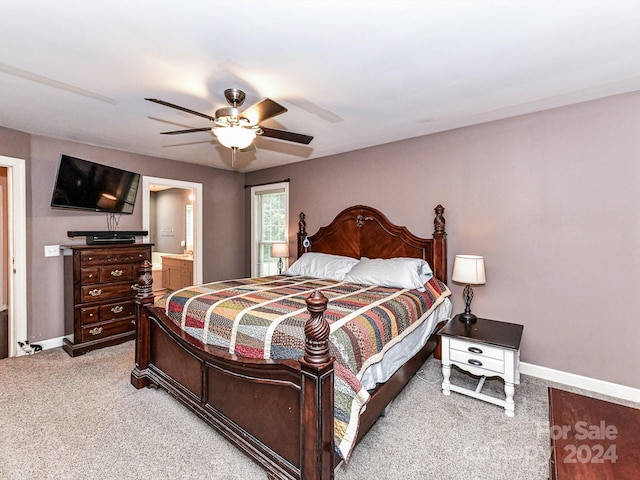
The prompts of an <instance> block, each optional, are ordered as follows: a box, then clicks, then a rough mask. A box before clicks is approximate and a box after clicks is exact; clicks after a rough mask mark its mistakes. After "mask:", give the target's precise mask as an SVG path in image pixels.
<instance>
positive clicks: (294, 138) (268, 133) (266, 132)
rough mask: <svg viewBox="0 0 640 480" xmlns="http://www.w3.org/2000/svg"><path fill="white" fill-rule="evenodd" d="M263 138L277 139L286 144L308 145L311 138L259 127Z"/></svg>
mask: <svg viewBox="0 0 640 480" xmlns="http://www.w3.org/2000/svg"><path fill="white" fill-rule="evenodd" d="M260 129H261V130H262V133H261V135H262V136H263V137H271V138H277V139H279V140H286V141H288V142H296V143H304V144H305V145H309V143H311V140H313V137H312V136H310V135H302V134H301V133H293V132H287V131H285V130H276V129H275V128H266V127H260Z"/></svg>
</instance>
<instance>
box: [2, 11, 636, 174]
mask: <svg viewBox="0 0 640 480" xmlns="http://www.w3.org/2000/svg"><path fill="white" fill-rule="evenodd" d="M230 87H234V88H240V89H242V90H244V91H245V92H246V93H247V100H246V101H245V105H244V106H245V107H246V106H249V105H251V104H253V103H255V102H257V101H259V100H261V99H263V98H265V97H269V98H271V99H273V100H275V101H277V102H279V103H281V104H282V105H284V106H285V107H287V108H288V109H289V111H288V112H287V113H285V114H282V115H279V116H277V117H274V118H273V119H270V120H267V121H265V122H264V125H265V126H267V127H271V128H278V129H283V130H290V131H293V132H296V133H303V134H309V135H313V136H314V140H313V141H312V142H311V144H310V145H308V146H306V145H300V144H294V143H290V142H284V141H279V140H274V139H269V138H264V137H262V138H260V137H259V138H257V139H256V141H255V145H256V147H257V151H255V152H252V153H240V154H239V155H238V159H237V161H236V165H235V169H236V170H239V171H252V170H259V169H263V168H268V167H272V166H276V165H282V164H287V163H292V162H298V161H302V160H308V159H312V158H318V157H323V156H326V155H331V154H336V153H341V152H345V151H350V150H355V149H360V148H364V147H369V146H373V145H379V144H383V143H388V142H393V141H396V140H402V139H405V138H411V137H416V136H421V135H426V134H430V133H434V132H438V131H443V130H448V129H452V128H457V127H462V126H466V125H472V124H476V123H481V122H486V121H490V120H495V119H500V118H506V117H510V116H514V115H520V114H524V113H529V112H534V111H539V110H544V109H548V108H554V107H558V106H562V105H567V104H572V103H577V102H582V101H585V100H591V99H595V98H600V97H604V96H609V95H615V94H619V93H624V92H630V91H634V90H640V1H637V0H634V1H624V0H608V1H590V0H572V1H563V0H533V1H526V0H524V1H517V0H513V1H506V0H503V1H486V0H468V1H457V0H449V1H444V0H441V1H418V0H416V1H391V0H389V1H345V0H343V1H337V0H336V1H331V0H323V1H304V0H299V1H268V0H262V1H206V0H200V1H197V0H181V1H176V0H135V1H132V0H110V1H98V0H91V1H87V0H59V1H51V0H2V2H1V3H0V126H5V127H9V128H14V129H17V130H22V131H26V132H30V133H34V134H38V135H46V136H50V137H56V138H63V139H69V140H73V141H78V142H82V143H88V144H93V145H101V146H105V147H112V148H117V149H120V150H126V151H130V152H136V153H142V154H148V155H153V156H158V157H164V158H170V159H174V160H180V161H184V162H191V163H196V164H203V165H211V166H215V167H219V168H226V169H231V151H230V150H228V149H226V148H224V147H222V146H221V145H219V144H218V143H217V141H216V140H215V138H214V137H213V135H212V134H211V133H209V132H204V133H202V132H201V133H191V134H185V135H179V136H165V135H160V134H159V132H161V131H167V130H179V129H186V128H197V127H205V126H207V125H208V121H207V120H205V119H203V118H200V117H197V116H193V115H189V114H186V113H183V112H179V111H176V110H173V109H170V108H167V107H164V106H161V105H157V104H154V103H151V102H147V101H145V100H144V98H145V97H154V98H159V99H162V100H165V101H167V102H170V103H174V104H178V105H181V106H184V107H186V108H189V109H192V110H196V111H200V112H203V113H206V114H208V115H213V114H214V112H215V110H216V109H217V108H219V107H222V106H226V101H225V99H224V95H223V92H224V90H225V89H226V88H230ZM61 153H63V152H61Z"/></svg>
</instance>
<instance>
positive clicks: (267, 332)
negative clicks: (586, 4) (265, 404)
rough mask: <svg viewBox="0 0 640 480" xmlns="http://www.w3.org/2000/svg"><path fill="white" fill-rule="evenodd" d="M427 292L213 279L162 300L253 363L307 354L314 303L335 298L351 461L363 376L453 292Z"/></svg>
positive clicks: (176, 315) (207, 337) (334, 334)
mask: <svg viewBox="0 0 640 480" xmlns="http://www.w3.org/2000/svg"><path fill="white" fill-rule="evenodd" d="M425 289H426V291H424V292H420V291H417V290H405V289H395V288H387V287H378V286H371V285H359V284H353V283H345V282H337V281H333V280H324V279H318V278H311V277H289V276H281V275H279V276H271V277H260V278H244V279H237V280H227V281H220V282H213V283H208V284H204V285H198V286H193V287H188V288H185V289H182V290H178V291H175V292H171V293H169V294H166V295H164V296H163V297H161V298H160V299H158V300H157V301H156V304H157V305H158V306H160V307H162V308H164V310H165V312H166V313H167V315H168V316H169V317H170V318H171V320H172V321H173V322H174V323H175V324H176V325H178V326H180V327H181V328H182V329H183V330H184V331H185V332H187V333H188V334H189V335H191V336H193V337H195V338H197V339H199V340H201V341H202V342H203V343H207V344H210V345H217V346H219V347H222V348H224V349H225V350H228V351H229V353H233V354H235V355H241V356H245V357H252V358H264V359H299V358H300V357H301V356H302V355H304V346H305V335H304V325H305V322H306V321H307V319H308V318H309V314H308V312H307V305H306V299H307V297H308V296H309V295H310V294H311V293H312V292H313V291H315V290H321V291H322V293H323V294H324V295H325V296H326V297H327V298H328V299H329V304H328V306H327V311H326V312H325V318H326V319H327V321H328V322H329V325H330V329H331V335H330V353H331V355H332V356H334V357H335V358H336V361H335V364H334V370H335V385H334V392H335V401H334V435H335V446H336V449H337V451H338V453H339V454H340V455H341V457H342V458H344V459H345V460H348V458H349V455H350V453H351V450H352V448H353V445H354V442H355V439H356V437H357V433H358V421H359V414H360V411H361V409H362V407H363V406H365V405H366V404H367V402H368V401H369V393H368V392H367V390H366V389H364V388H363V387H362V384H361V383H360V378H361V376H362V373H363V372H364V370H365V369H366V368H367V367H368V366H369V365H371V364H373V363H376V362H379V361H380V360H381V359H382V356H383V354H384V352H385V351H387V350H388V349H389V348H391V347H392V346H393V345H395V344H397V343H398V342H400V341H401V340H402V339H403V338H404V337H405V336H406V335H408V334H409V333H410V332H411V331H413V330H414V329H415V328H417V327H418V326H419V325H420V324H421V323H422V322H423V321H424V320H425V319H426V318H427V317H428V316H429V314H430V313H431V312H432V311H433V310H434V309H435V308H436V307H437V306H438V305H439V304H440V303H442V302H443V301H444V299H445V298H446V297H447V296H449V295H450V293H451V292H450V291H449V289H448V288H447V286H446V285H445V284H444V283H442V282H440V281H439V280H437V279H435V278H432V279H431V280H429V282H428V283H427V284H426V285H425Z"/></svg>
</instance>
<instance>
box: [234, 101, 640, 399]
mask: <svg viewBox="0 0 640 480" xmlns="http://www.w3.org/2000/svg"><path fill="white" fill-rule="evenodd" d="M639 139H640V93H635V94H629V95H621V96H616V97H610V98H607V99H602V100H598V101H593V102H588V103H583V104H579V105H575V106H571V107H566V108H560V109H555V110H551V111H546V112H542V113H537V114H531V115H526V116H522V117H518V118H513V119H508V120H503V121H498V122H492V123H487V124H483V125H478V126H473V127H468V128H463V129H458V130H454V131H450V132H444V133H440V134H436V135H430V136H426V137H421V138H415V139H412V140H408V141H403V142H400V143H395V144H388V145H383V146H380V147H375V148H370V149H366V150H360V151H355V152H350V153H347V154H343V155H335V156H332V157H327V158H324V159H320V160H313V161H306V162H301V163H297V164H294V165H290V166H283V167H279V168H274V169H269V170H263V171H259V172H253V173H249V174H247V176H246V180H247V183H251V184H254V183H262V182H268V181H273V180H280V179H282V178H286V177H289V178H291V183H290V195H291V201H290V208H291V215H290V219H291V220H290V225H289V229H290V247H291V248H294V247H295V232H296V231H297V219H298V216H297V213H298V212H300V211H304V212H305V214H306V215H307V231H308V232H310V233H313V232H315V230H316V229H317V228H318V227H320V226H322V225H326V224H327V223H328V222H330V221H331V219H332V218H333V216H334V215H335V214H336V213H338V212H339V211H340V210H342V209H343V208H345V207H347V206H350V205H354V204H366V205H371V206H373V207H376V208H378V209H380V210H381V211H383V212H384V213H385V214H386V215H387V216H388V217H389V219H390V220H392V221H393V222H395V223H397V224H400V225H406V226H407V227H408V228H409V229H410V230H411V231H413V232H414V233H415V234H418V235H421V236H430V235H431V233H432V231H433V223H432V222H433V207H434V206H435V205H437V204H438V203H441V204H442V205H444V207H445V208H446V210H445V217H446V221H447V223H446V226H447V231H448V234H449V235H448V239H449V272H451V267H452V265H453V256H454V255H455V254H457V253H467V254H479V255H484V257H485V262H486V268H487V284H486V285H484V286H481V287H477V288H475V289H474V291H475V298H474V300H473V311H474V312H475V313H476V314H478V315H480V316H484V317H487V318H494V319H498V320H504V321H507V322H514V323H521V324H524V325H525V329H524V337H523V343H522V360H523V361H525V362H530V363H533V364H536V365H540V366H546V367H550V368H553V369H558V370H561V371H566V372H571V373H575V374H579V375H585V376H589V377H593V378H597V379H601V380H605V381H611V382H615V383H619V384H623V385H628V386H631V387H636V388H638V387H640V377H639V376H638V374H637V365H638V364H639V363H640V348H638V343H639V340H640V334H639V333H638V318H639V317H638V315H637V314H636V313H634V312H635V308H634V307H635V305H634V303H635V301H636V298H637V295H638V292H640V280H639V279H638V276H637V272H639V271H640V255H639V254H638V252H639V251H640V202H639V200H640V199H639V197H640V194H639V193H638V191H639V189H638V185H640V141H639ZM247 215H248V213H247ZM449 284H450V286H451V289H452V291H453V297H452V298H453V301H454V311H455V312H459V311H461V310H462V308H463V302H462V297H461V295H462V293H461V287H460V286H458V285H455V284H453V283H451V282H449Z"/></svg>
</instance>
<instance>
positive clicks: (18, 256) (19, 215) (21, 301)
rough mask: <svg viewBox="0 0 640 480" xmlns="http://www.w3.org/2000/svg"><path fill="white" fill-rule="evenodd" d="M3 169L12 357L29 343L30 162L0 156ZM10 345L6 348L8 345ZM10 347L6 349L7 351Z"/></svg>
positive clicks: (5, 302)
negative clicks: (27, 175)
mask: <svg viewBox="0 0 640 480" xmlns="http://www.w3.org/2000/svg"><path fill="white" fill-rule="evenodd" d="M0 169H1V170H2V174H3V177H2V181H1V182H0V184H1V186H2V195H1V198H2V207H1V208H0V212H1V215H2V218H1V219H0V225H1V226H0V229H1V234H0V238H2V241H1V243H2V246H1V248H0V250H1V252H2V262H1V264H2V268H1V273H0V275H1V277H2V282H1V284H2V287H1V288H0V292H1V297H2V298H1V302H0V303H1V304H2V308H3V309H4V310H5V311H6V314H7V321H6V339H4V338H3V340H2V343H3V345H2V349H0V350H1V351H2V352H4V353H6V354H7V355H8V356H9V357H15V356H16V355H20V354H22V353H24V352H23V351H22V349H19V348H18V341H25V340H27V252H26V248H25V246H26V245H27V193H26V192H27V189H26V162H25V161H24V160H22V159H20V158H12V157H4V156H0ZM5 344H6V345H5ZM5 346H6V349H5Z"/></svg>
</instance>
